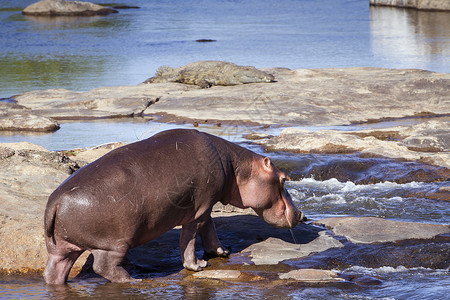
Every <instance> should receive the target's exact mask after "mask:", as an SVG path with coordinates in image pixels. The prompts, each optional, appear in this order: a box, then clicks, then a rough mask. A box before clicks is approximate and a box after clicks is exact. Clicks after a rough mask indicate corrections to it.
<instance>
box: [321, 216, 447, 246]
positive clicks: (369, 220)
mask: <svg viewBox="0 0 450 300" xmlns="http://www.w3.org/2000/svg"><path fill="white" fill-rule="evenodd" d="M314 223H315V224H318V225H324V226H325V227H327V228H329V229H330V230H332V231H333V233H334V234H336V235H342V236H345V237H346V238H347V239H348V240H349V241H350V242H352V243H355V244H372V243H386V242H397V241H402V240H409V239H432V238H434V237H435V236H437V235H440V234H447V233H450V226H449V225H434V224H424V223H413V222H399V221H390V220H385V219H381V218H375V217H358V218H356V217H338V218H327V219H322V220H319V221H316V222H314Z"/></svg>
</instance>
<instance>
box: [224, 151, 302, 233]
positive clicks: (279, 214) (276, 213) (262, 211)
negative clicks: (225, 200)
mask: <svg viewBox="0 0 450 300" xmlns="http://www.w3.org/2000/svg"><path fill="white" fill-rule="evenodd" d="M285 180H286V175H285V174H284V173H283V172H281V171H280V170H278V169H277V168H276V167H275V166H274V165H273V164H272V163H271V162H270V159H269V158H268V157H261V156H258V158H256V159H254V160H253V161H252V162H251V163H250V164H249V165H248V166H245V167H243V168H242V169H240V170H239V169H238V172H237V176H236V181H237V186H238V189H239V194H240V201H239V202H241V203H233V202H234V201H233V202H230V204H232V205H235V206H238V207H251V208H253V210H254V211H255V212H256V213H257V214H258V215H259V216H260V217H261V218H262V219H263V220H264V221H266V222H267V223H268V224H270V225H273V226H275V227H281V228H294V227H295V226H297V224H298V223H299V222H300V221H302V220H303V219H304V215H303V213H302V212H301V211H299V210H298V209H297V208H296V207H295V206H294V204H293V203H292V199H291V196H290V195H289V193H288V192H287V191H286V189H285V188H284V182H285ZM239 204H240V205H239Z"/></svg>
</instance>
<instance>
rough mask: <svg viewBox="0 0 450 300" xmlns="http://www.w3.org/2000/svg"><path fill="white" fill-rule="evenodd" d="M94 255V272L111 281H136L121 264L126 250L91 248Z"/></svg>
mask: <svg viewBox="0 0 450 300" xmlns="http://www.w3.org/2000/svg"><path fill="white" fill-rule="evenodd" d="M91 252H92V255H93V256H94V265H93V268H94V272H95V273H97V274H98V275H101V276H102V277H104V278H106V279H108V280H109V281H111V282H119V283H123V282H131V281H137V279H133V278H132V277H131V276H130V274H128V272H127V271H126V270H125V269H124V268H123V267H122V266H121V264H122V262H123V260H124V258H125V255H126V254H127V252H117V251H107V250H100V249H96V250H92V251H91Z"/></svg>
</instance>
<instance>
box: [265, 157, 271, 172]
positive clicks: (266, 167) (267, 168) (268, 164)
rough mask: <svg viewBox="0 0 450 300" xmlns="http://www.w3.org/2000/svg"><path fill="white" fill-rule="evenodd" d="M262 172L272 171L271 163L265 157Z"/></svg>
mask: <svg viewBox="0 0 450 300" xmlns="http://www.w3.org/2000/svg"><path fill="white" fill-rule="evenodd" d="M264 170H265V171H266V172H272V171H273V168H272V163H271V162H270V158H268V157H267V156H266V157H264Z"/></svg>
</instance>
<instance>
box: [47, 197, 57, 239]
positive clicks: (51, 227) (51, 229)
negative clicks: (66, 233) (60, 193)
mask: <svg viewBox="0 0 450 300" xmlns="http://www.w3.org/2000/svg"><path fill="white" fill-rule="evenodd" d="M57 211H58V205H52V206H50V207H47V209H46V210H45V216H44V228H45V235H46V237H47V238H48V240H50V241H52V242H53V244H56V240H55V220H56V212H57Z"/></svg>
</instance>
